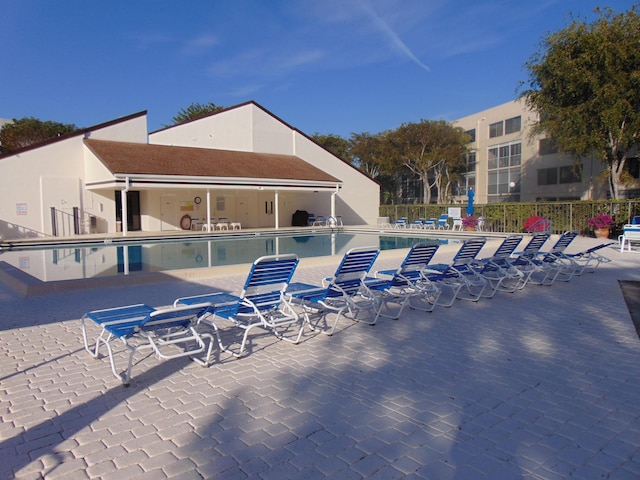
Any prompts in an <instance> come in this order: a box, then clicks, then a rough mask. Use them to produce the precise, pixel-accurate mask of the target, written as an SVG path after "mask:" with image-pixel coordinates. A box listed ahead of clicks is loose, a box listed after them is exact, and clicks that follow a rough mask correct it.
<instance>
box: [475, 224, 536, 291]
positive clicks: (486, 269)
mask: <svg viewBox="0 0 640 480" xmlns="http://www.w3.org/2000/svg"><path fill="white" fill-rule="evenodd" d="M521 241H522V235H510V236H508V237H506V238H505V239H504V240H503V241H502V243H501V244H500V246H498V248H497V249H496V251H495V252H494V253H493V255H491V256H490V257H485V258H481V259H479V260H475V261H473V262H472V263H471V265H472V266H473V268H475V269H476V271H477V272H478V273H479V274H480V275H482V276H483V277H484V278H485V279H486V280H487V282H488V284H487V287H488V288H486V289H485V292H483V296H485V297H488V298H491V297H493V295H494V294H495V293H496V292H497V291H500V292H508V293H513V292H515V291H516V289H517V288H518V285H519V284H520V281H521V279H522V276H523V273H522V272H520V270H518V269H517V268H515V267H513V266H511V265H510V264H509V262H508V259H509V258H510V257H511V255H513V252H514V251H515V250H516V248H518V245H520V242H521Z"/></svg>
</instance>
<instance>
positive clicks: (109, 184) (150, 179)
mask: <svg viewBox="0 0 640 480" xmlns="http://www.w3.org/2000/svg"><path fill="white" fill-rule="evenodd" d="M127 182H128V183H127ZM127 184H128V186H129V188H145V189H155V188H182V189H187V188H189V189H193V188H202V189H211V188H215V189H226V190H231V189H243V190H254V189H257V190H265V189H266V190H310V191H318V190H327V191H336V190H340V189H341V188H342V182H331V181H312V180H288V179H276V178H274V179H263V178H261V179H255V178H233V179H231V178H230V177H189V176H172V175H136V174H133V175H124V174H116V175H114V179H113V180H106V181H101V182H87V184H86V186H87V188H88V189H89V190H96V189H103V188H114V189H124V188H126V186H127Z"/></svg>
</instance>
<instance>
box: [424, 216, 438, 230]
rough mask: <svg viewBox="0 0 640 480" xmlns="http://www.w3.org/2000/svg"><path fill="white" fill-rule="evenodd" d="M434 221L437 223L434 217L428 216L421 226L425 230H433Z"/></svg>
mask: <svg viewBox="0 0 640 480" xmlns="http://www.w3.org/2000/svg"><path fill="white" fill-rule="evenodd" d="M436 223H437V220H436V219H435V218H428V219H427V220H425V221H424V225H423V226H422V228H424V229H427V230H435V228H436Z"/></svg>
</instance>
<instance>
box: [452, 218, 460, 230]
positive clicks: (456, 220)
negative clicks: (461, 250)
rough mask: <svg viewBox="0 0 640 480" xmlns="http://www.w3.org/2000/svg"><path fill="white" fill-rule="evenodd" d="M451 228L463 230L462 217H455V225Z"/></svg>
mask: <svg viewBox="0 0 640 480" xmlns="http://www.w3.org/2000/svg"><path fill="white" fill-rule="evenodd" d="M451 230H458V231H462V219H461V218H458V217H456V218H454V219H453V226H452V227H451Z"/></svg>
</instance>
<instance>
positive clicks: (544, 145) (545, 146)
mask: <svg viewBox="0 0 640 480" xmlns="http://www.w3.org/2000/svg"><path fill="white" fill-rule="evenodd" d="M538 153H539V154H540V155H553V154H554V153H558V145H557V144H556V142H554V141H553V140H552V139H550V138H541V139H540V140H539V141H538Z"/></svg>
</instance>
